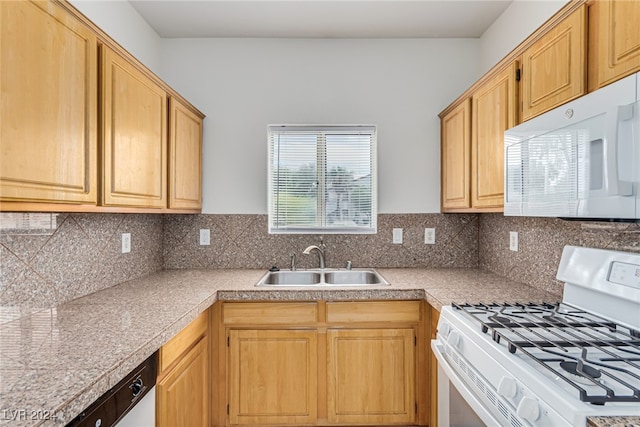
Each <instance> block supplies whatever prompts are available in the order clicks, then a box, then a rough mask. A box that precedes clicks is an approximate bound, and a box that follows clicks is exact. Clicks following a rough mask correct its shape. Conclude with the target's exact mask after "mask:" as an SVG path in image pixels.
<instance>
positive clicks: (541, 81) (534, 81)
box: [520, 4, 587, 121]
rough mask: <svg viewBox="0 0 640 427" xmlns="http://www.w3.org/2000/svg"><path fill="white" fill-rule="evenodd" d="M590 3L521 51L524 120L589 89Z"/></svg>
mask: <svg viewBox="0 0 640 427" xmlns="http://www.w3.org/2000/svg"><path fill="white" fill-rule="evenodd" d="M586 76H587V6H586V5H584V4H583V5H582V6H581V7H580V8H578V9H577V10H576V11H574V12H573V13H571V14H570V15H569V16H568V17H566V18H565V19H564V20H562V21H561V22H559V23H558V24H556V25H555V26H553V27H552V28H551V29H549V31H548V32H546V33H545V34H544V35H542V36H541V37H540V38H539V39H538V40H536V41H535V42H534V43H533V44H532V45H531V46H529V47H528V48H527V49H525V50H524V51H523V52H522V74H521V78H522V80H521V82H520V84H521V96H522V121H526V120H529V119H531V118H533V117H535V116H537V115H539V114H542V113H544V112H546V111H549V110H551V109H552V108H554V107H557V106H558V105H561V104H564V103H565V102H568V101H570V100H572V99H575V98H577V97H579V96H581V95H584V94H585V93H586V91H587V79H586Z"/></svg>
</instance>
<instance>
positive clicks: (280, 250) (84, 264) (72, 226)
mask: <svg viewBox="0 0 640 427" xmlns="http://www.w3.org/2000/svg"><path fill="white" fill-rule="evenodd" d="M201 228H208V229H210V230H211V244H210V245H209V246H200V245H199V243H198V238H199V230H200V229H201ZM393 228H403V230H404V242H403V244H401V245H395V244H393V243H392V242H391V240H392V239H391V237H392V236H391V235H392V229H393ZM425 228H435V229H436V244H435V245H425V244H424V229H425ZM509 231H518V232H519V240H520V250H519V251H518V252H511V251H509V249H508V236H509ZM124 232H128V233H131V236H132V248H131V253H129V254H122V253H120V252H121V251H120V248H121V243H120V239H121V234H122V233H124ZM319 237H320V236H312V235H270V234H268V233H267V216H266V215H143V214H60V215H59V216H58V229H57V230H56V231H55V232H54V233H53V234H52V235H46V236H38V235H36V236H30V235H11V234H0V305H3V306H32V307H33V306H42V307H48V306H52V305H56V304H59V303H61V302H65V301H69V300H71V299H74V298H78V297H80V296H83V295H86V294H88V293H91V292H95V291H97V290H100V289H104V288H107V287H110V286H113V285H115V284H118V283H122V282H124V281H127V280H131V279H134V278H138V277H142V276H145V275H147V274H149V273H152V272H154V271H158V270H162V269H183V268H198V269H209V268H216V269H217V268H257V269H267V268H269V267H271V266H273V265H276V266H278V267H280V268H288V267H289V263H290V254H291V253H295V254H296V260H297V265H298V267H300V268H308V267H315V266H317V262H318V261H317V257H316V256H315V255H314V254H312V255H303V254H302V251H303V250H304V248H306V247H307V246H309V245H312V244H318V243H319V240H320V239H319ZM324 242H325V244H326V246H327V265H328V266H330V267H343V266H344V265H345V264H346V262H347V261H352V263H353V265H354V267H379V268H396V267H404V268H412V267H418V268H431V267H449V268H474V267H481V268H483V269H487V270H490V271H493V272H496V273H498V274H500V275H503V276H506V277H508V278H510V279H514V280H517V281H520V282H524V283H528V284H530V285H532V286H534V287H537V288H540V289H545V290H550V291H552V292H555V293H560V292H561V288H562V286H561V284H560V283H559V282H557V281H556V280H555V279H554V277H555V271H556V268H557V265H558V261H559V258H560V254H561V252H562V248H563V247H564V245H565V244H573V245H582V246H592V247H601V248H611V249H617V250H625V251H635V252H640V224H609V223H589V222H566V221H561V220H556V219H540V218H513V217H511V218H508V217H507V218H505V217H503V216H502V215H501V214H482V215H476V214H468V215H467V214H446V215H444V214H383V215H379V218H378V233H377V234H375V235H324Z"/></svg>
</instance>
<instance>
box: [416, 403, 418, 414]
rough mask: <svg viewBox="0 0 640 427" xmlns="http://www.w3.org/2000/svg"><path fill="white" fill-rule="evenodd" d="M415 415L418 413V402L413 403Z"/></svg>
mask: <svg viewBox="0 0 640 427" xmlns="http://www.w3.org/2000/svg"><path fill="white" fill-rule="evenodd" d="M415 408H416V414H417V413H418V402H415Z"/></svg>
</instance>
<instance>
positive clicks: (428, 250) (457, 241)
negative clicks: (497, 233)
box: [164, 214, 478, 269]
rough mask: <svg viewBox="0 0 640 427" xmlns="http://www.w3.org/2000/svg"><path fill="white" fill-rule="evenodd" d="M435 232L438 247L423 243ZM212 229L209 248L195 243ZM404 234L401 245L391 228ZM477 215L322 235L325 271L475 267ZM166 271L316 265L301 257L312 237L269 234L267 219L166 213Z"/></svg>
mask: <svg viewBox="0 0 640 427" xmlns="http://www.w3.org/2000/svg"><path fill="white" fill-rule="evenodd" d="M427 227H433V228H436V244H435V245H425V244H424V229H425V228H427ZM201 228H208V229H210V230H211V245H210V246H200V245H199V244H198V239H199V229H201ZM393 228H402V229H403V230H404V241H403V244H401V245H396V244H393V243H392V241H391V240H392V239H391V236H392V229H393ZM477 238H478V217H477V215H441V214H384V215H379V216H378V233H377V234H366V235H362V234H347V235H335V234H327V235H324V236H323V239H324V243H325V245H326V246H327V249H326V263H327V266H328V267H343V266H344V265H345V264H346V262H347V261H351V262H352V263H353V266H354V267H380V268H383V267H391V268H393V267H467V268H468V267H477V265H478V250H477ZM164 242H165V245H164V267H165V268H166V269H177V268H263V269H267V268H269V267H271V266H278V267H280V268H289V265H290V262H291V261H290V254H291V253H294V254H295V255H296V263H297V265H298V266H299V267H301V268H310V267H317V266H318V260H317V256H316V255H315V254H311V255H303V254H302V251H303V250H304V249H305V248H306V247H307V246H309V245H314V244H318V243H319V242H320V236H319V235H318V236H316V235H290V234H279V235H273V234H269V233H268V232H267V215H196V216H191V215H189V216H186V215H169V216H167V217H165V227H164Z"/></svg>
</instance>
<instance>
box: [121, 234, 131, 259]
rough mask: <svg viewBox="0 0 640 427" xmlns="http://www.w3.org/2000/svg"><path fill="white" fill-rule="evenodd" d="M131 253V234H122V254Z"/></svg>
mask: <svg viewBox="0 0 640 427" xmlns="http://www.w3.org/2000/svg"><path fill="white" fill-rule="evenodd" d="M129 252H131V233H122V253H123V254H128V253H129Z"/></svg>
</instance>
